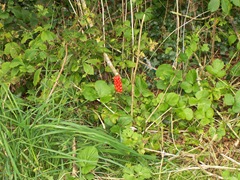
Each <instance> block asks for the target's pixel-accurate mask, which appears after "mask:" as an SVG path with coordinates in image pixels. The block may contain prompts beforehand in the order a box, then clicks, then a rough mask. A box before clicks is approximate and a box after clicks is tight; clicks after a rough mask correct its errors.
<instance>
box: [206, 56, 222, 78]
mask: <svg viewBox="0 0 240 180" xmlns="http://www.w3.org/2000/svg"><path fill="white" fill-rule="evenodd" d="M223 68H224V62H223V61H222V60H220V59H215V60H214V61H213V63H212V65H208V66H207V67H206V70H207V71H208V72H209V73H210V74H212V75H214V76H216V77H219V78H222V77H223V76H225V74H226V71H225V70H222V69H223Z"/></svg>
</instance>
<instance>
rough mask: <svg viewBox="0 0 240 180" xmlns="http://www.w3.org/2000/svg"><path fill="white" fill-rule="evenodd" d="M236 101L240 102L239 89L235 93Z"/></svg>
mask: <svg viewBox="0 0 240 180" xmlns="http://www.w3.org/2000/svg"><path fill="white" fill-rule="evenodd" d="M235 102H236V103H237V104H240V90H238V91H237V92H236V94H235Z"/></svg>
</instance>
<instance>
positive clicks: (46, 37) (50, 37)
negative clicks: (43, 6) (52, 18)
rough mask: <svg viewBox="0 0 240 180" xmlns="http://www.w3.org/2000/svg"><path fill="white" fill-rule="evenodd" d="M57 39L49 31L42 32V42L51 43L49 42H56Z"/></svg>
mask: <svg viewBox="0 0 240 180" xmlns="http://www.w3.org/2000/svg"><path fill="white" fill-rule="evenodd" d="M55 37H56V35H55V34H54V33H53V32H51V31H49V30H45V31H42V33H41V39H42V41H48V42H49V41H52V40H54V39H55Z"/></svg>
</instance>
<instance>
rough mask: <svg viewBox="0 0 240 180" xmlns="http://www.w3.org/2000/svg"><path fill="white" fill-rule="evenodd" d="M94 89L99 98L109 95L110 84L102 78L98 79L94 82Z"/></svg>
mask: <svg viewBox="0 0 240 180" xmlns="http://www.w3.org/2000/svg"><path fill="white" fill-rule="evenodd" d="M95 89H96V91H97V93H98V95H99V97H100V98H102V97H105V96H110V95H111V88H110V86H109V85H108V84H107V83H106V82H105V81H103V80H98V81H97V82H96V83H95Z"/></svg>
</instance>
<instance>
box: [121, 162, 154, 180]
mask: <svg viewBox="0 0 240 180" xmlns="http://www.w3.org/2000/svg"><path fill="white" fill-rule="evenodd" d="M123 173H124V174H123V178H124V179H129V180H137V179H140V180H144V179H149V178H151V177H152V175H151V170H150V169H149V168H148V167H146V166H142V165H140V164H138V165H134V166H132V165H131V164H127V165H126V167H125V168H124V169H123Z"/></svg>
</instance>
